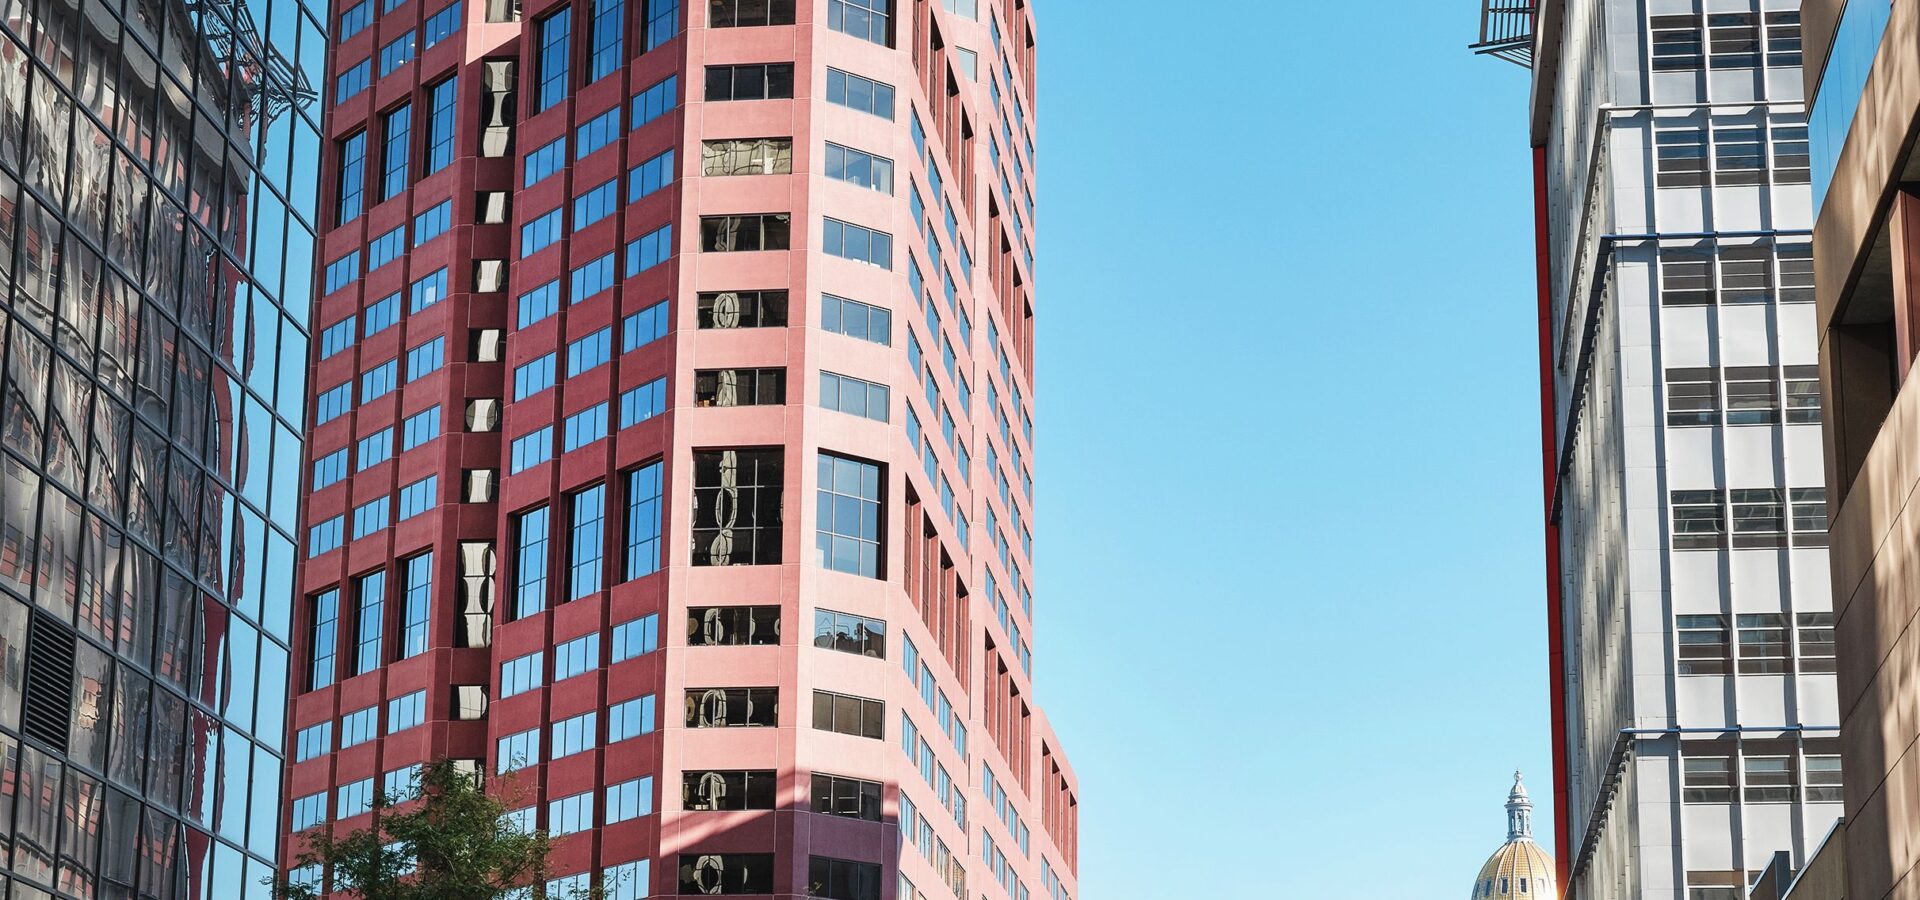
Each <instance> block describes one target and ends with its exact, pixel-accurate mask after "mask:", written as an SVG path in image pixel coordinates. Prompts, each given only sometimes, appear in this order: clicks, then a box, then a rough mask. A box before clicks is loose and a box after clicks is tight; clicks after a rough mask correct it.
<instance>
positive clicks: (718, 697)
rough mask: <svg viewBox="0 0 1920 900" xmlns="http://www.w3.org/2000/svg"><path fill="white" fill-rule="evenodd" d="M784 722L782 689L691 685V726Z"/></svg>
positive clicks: (688, 716)
mask: <svg viewBox="0 0 1920 900" xmlns="http://www.w3.org/2000/svg"><path fill="white" fill-rule="evenodd" d="M779 724H780V689H779V688H770V687H764V688H688V689H687V727H688V728H747V727H766V728H772V727H775V726H777V725H779Z"/></svg>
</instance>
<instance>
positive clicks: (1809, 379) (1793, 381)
mask: <svg viewBox="0 0 1920 900" xmlns="http://www.w3.org/2000/svg"><path fill="white" fill-rule="evenodd" d="M1785 371H1786V381H1787V393H1786V401H1787V402H1786V419H1787V423H1788V424H1790V425H1818V424H1820V367H1819V366H1787V367H1785ZM1823 530H1824V529H1823Z"/></svg>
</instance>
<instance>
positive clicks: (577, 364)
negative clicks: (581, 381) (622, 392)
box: [567, 327, 613, 378]
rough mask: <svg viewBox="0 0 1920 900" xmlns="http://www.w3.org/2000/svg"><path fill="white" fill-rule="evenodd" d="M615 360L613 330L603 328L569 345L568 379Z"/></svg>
mask: <svg viewBox="0 0 1920 900" xmlns="http://www.w3.org/2000/svg"><path fill="white" fill-rule="evenodd" d="M612 358H613V328H612V327H607V328H602V329H600V330H599V331H596V332H594V333H592V334H589V335H587V336H586V337H583V338H581V339H579V340H577V341H574V342H572V343H570V344H568V345H567V377H568V378H572V377H573V376H575V375H578V374H580V373H582V372H585V371H588V370H590V369H593V368H595V367H597V366H603V365H606V363H607V360H609V359H612Z"/></svg>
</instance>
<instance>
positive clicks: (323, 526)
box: [307, 516, 346, 557]
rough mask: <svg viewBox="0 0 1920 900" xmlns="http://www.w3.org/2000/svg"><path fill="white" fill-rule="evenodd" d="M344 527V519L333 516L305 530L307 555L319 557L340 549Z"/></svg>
mask: <svg viewBox="0 0 1920 900" xmlns="http://www.w3.org/2000/svg"><path fill="white" fill-rule="evenodd" d="M345 527H346V517H344V516H334V517H333V518H331V519H328V520H326V521H324V522H320V523H318V524H315V525H314V526H312V527H310V528H308V529H307V555H308V556H309V557H313V556H319V555H320V554H322V553H327V552H329V551H333V550H338V549H340V540H341V535H342V533H343V532H344V530H345Z"/></svg>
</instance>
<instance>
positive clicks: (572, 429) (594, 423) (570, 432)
mask: <svg viewBox="0 0 1920 900" xmlns="http://www.w3.org/2000/svg"><path fill="white" fill-rule="evenodd" d="M562 429H563V433H562V436H561V442H560V450H561V452H563V453H571V452H573V451H575V450H578V449H580V448H581V447H585V446H586V445H588V444H591V443H593V442H594V441H597V440H600V439H601V438H604V437H606V436H607V404H605V403H596V404H594V405H593V406H589V407H587V408H586V409H583V410H581V411H579V412H577V413H574V414H573V415H571V416H568V417H567V420H566V422H564V423H563V425H562Z"/></svg>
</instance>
